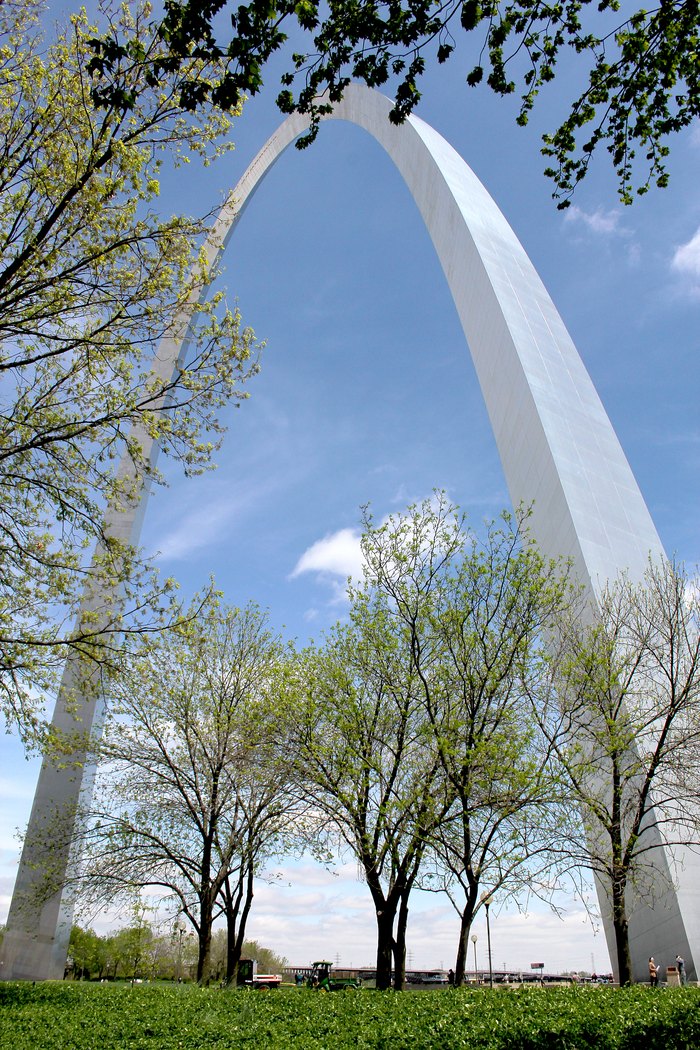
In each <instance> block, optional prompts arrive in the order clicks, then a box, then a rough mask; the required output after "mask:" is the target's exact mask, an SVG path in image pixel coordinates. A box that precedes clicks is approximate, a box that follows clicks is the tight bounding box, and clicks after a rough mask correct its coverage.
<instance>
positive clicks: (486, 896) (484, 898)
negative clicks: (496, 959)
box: [481, 893, 493, 988]
mask: <svg viewBox="0 0 700 1050" xmlns="http://www.w3.org/2000/svg"><path fill="white" fill-rule="evenodd" d="M492 898H493V893H482V894H481V903H482V904H483V906H484V908H485V909H486V941H487V944H488V948H489V986H490V987H491V988H493V965H492V963H491V926H490V924H489V906H490V904H491V900H492Z"/></svg>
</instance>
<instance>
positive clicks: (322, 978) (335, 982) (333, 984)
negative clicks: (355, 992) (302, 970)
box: [306, 959, 362, 992]
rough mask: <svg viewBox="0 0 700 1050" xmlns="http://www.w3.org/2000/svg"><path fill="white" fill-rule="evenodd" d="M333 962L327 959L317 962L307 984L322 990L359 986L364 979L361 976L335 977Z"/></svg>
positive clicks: (337, 989) (328, 990) (331, 990)
mask: <svg viewBox="0 0 700 1050" xmlns="http://www.w3.org/2000/svg"><path fill="white" fill-rule="evenodd" d="M332 968H333V963H332V962H328V960H327V959H323V960H320V961H319V962H315V963H313V965H312V968H311V976H310V977H309V978H308V980H307V982H306V984H307V986H308V987H309V988H317V989H318V990H319V991H321V992H340V991H342V990H343V989H344V988H359V987H360V986H361V984H362V981H361V980H360V979H359V977H333V976H332V975H331V970H332Z"/></svg>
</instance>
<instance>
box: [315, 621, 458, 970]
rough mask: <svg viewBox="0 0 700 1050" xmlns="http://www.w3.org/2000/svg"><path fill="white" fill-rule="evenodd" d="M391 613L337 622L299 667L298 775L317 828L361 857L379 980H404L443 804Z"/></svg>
mask: <svg viewBox="0 0 700 1050" xmlns="http://www.w3.org/2000/svg"><path fill="white" fill-rule="evenodd" d="M393 626H394V625H392V624H391V623H390V621H389V620H388V618H385V617H383V616H382V615H381V613H380V612H379V610H374V615H371V614H370V617H368V619H366V620H365V622H364V623H362V625H361V626H360V625H358V624H357V622H356V623H354V624H353V625H352V626H344V627H340V626H339V627H337V628H336V629H335V630H334V631H333V632H332V633H331V634H330V636H329V637H328V639H327V641H326V644H325V646H324V648H323V649H321V650H317V651H315V652H309V651H307V652H306V653H305V654H302V662H301V665H300V667H299V669H298V674H299V678H300V681H299V684H298V686H297V690H298V692H299V693H300V694H301V696H302V701H301V703H300V705H299V708H298V718H299V728H298V736H297V740H296V749H297V752H298V756H299V776H300V779H301V780H302V782H303V784H304V787H305V790H306V792H307V794H308V797H309V798H310V800H312V802H313V804H314V805H315V806H316V807H317V810H318V813H319V829H318V835H319V837H320V836H322V835H323V836H324V837H325V838H326V839H327V840H328V841H329V845H330V847H331V848H334V847H335V846H336V845H337V844H340V848H341V850H342V849H343V848H349V849H350V851H351V853H352V854H353V855H354V856H355V857H356V858H357V860H358V864H359V865H360V868H361V871H362V873H363V875H364V878H365V881H366V883H367V886H368V888H369V892H370V894H371V896H372V902H373V904H374V910H375V917H376V923H377V952H376V969H377V988H381V989H384V988H388V987H390V985H391V980H392V969H393V973H394V987H395V988H397V989H401V988H402V987H403V982H404V973H405V955H406V926H407V922H408V902H409V897H410V894H411V891H412V889H413V887H414V886H415V884H416V879H417V877H418V872H419V870H420V865H421V861H422V859H423V855H424V853H425V849H426V843H427V836H428V833H429V831H430V830H431V829H432V828H433V826H434V824H435V822H436V821H438V820H439V819H440V817H441V816H442V813H443V812H444V809H445V803H444V801H443V800H442V797H441V790H440V783H439V775H438V774H439V766H438V762H437V756H436V754H435V751H434V749H433V748H431V746H430V738H429V734H428V733H427V732H426V730H427V728H428V727H427V722H426V719H425V715H424V712H423V711H422V709H421V707H420V703H419V700H418V696H417V682H416V676H415V674H413V673H412V672H411V670H410V667H409V666H408V665H409V663H410V654H407V653H406V652H405V650H404V651H402V650H401V648H400V642H399V640H398V639H397V637H396V635H395V633H394V631H393Z"/></svg>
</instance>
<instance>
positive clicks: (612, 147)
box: [90, 0, 700, 207]
mask: <svg viewBox="0 0 700 1050" xmlns="http://www.w3.org/2000/svg"><path fill="white" fill-rule="evenodd" d="M619 7H620V5H619V3H618V0H602V2H600V3H596V4H595V5H594V4H593V0H566V3H563V4H559V5H554V6H553V5H552V4H548V3H544V2H542V0H503V2H498V0H488V2H486V3H483V4H478V3H475V2H474V0H447V2H445V3H430V2H428V0H405V2H403V3H385V2H377V0H360V2H358V3H355V4H334V5H331V6H330V8H327V7H325V6H324V5H322V4H321V3H319V0H304V2H303V3H297V2H284V0H281V2H277V3H273V4H270V3H262V2H260V0H250V2H249V3H247V4H242V5H238V6H234V5H233V4H230V3H227V2H226V0H167V2H166V4H165V12H164V15H163V17H162V19H161V21H160V22H157V21H155V22H153V23H152V24H151V26H150V44H149V46H148V48H147V50H146V53H147V54H148V55H149V57H150V58H151V61H152V63H153V68H154V71H156V72H160V71H162V70H167V71H173V70H174V69H177V68H178V65H179V63H180V62H182V61H183V60H184V61H189V60H190V59H191V56H192V55H199V56H200V57H202V56H204V57H206V58H208V59H209V58H216V59H219V60H221V61H222V62H224V63H225V66H226V70H225V73H224V75H223V76H222V77H221V79H220V80H219V81H218V82H217V83H215V84H211V85H210V84H206V83H204V84H202V83H200V82H199V81H198V80H197V78H196V77H194V76H190V77H189V78H188V79H187V80H186V81H185V82H184V83H183V85H182V88H181V100H182V103H183V105H184V106H186V107H189V108H192V109H194V108H196V107H197V106H199V105H201V104H202V103H203V102H204V101H205V100H207V101H213V102H214V103H215V104H217V105H220V106H222V107H223V108H224V109H226V108H227V107H229V106H235V105H237V104H239V103H240V101H241V99H242V98H243V97H244V95H245V94H255V93H256V92H257V91H259V90H260V89H261V87H262V84H263V72H264V68H265V65H266V63H267V62H268V60H269V59H270V57H271V56H272V55H273V54H275V52H277V51H279V50H280V49H281V48H283V47H284V45H285V43H286V42H287V37H288V35H289V36H291V37H292V38H293V39H294V41H295V45H296V41H297V40H298V39H299V40H300V43H299V44H298V46H296V47H295V51H294V52H293V53H292V55H291V57H290V59H289V61H288V64H287V68H286V71H285V72H284V73H283V75H282V78H281V82H282V88H283V90H282V91H281V93H280V94H279V96H278V100H277V101H278V105H279V107H280V109H281V110H282V111H283V112H285V113H290V112H293V111H294V110H298V111H300V112H302V113H310V114H311V118H312V126H311V132H310V135H309V136H307V137H306V138H305V139H304V140H302V143H301V145H304V144H306V143H308V142H309V141H310V140H311V139H313V137H314V136H315V134H316V132H317V130H318V124H319V120H320V118H321V116H322V115H323V114H324V113H325V112H327V111H328V106H329V104H330V103H333V102H335V101H337V100H338V99H339V98H340V97H341V96H342V93H343V91H344V89H345V87H346V86H347V84H348V83H349V82H350V79H351V78H355V79H356V80H360V81H364V83H366V84H367V85H369V86H370V87H378V86H381V85H384V84H387V83H393V88H392V90H393V91H394V95H395V108H394V111H393V116H392V119H394V120H395V121H396V122H397V123H398V122H400V121H402V120H404V119H405V118H406V116H407V115H408V114H409V113H410V112H411V111H412V110H413V108H414V107H415V105H416V104H417V102H418V100H419V99H420V90H419V87H418V84H419V81H420V77H421V76H422V74H423V72H424V70H425V66H426V59H427V58H428V57H430V58H432V57H433V56H434V57H435V58H437V61H438V62H445V61H446V60H447V59H448V58H449V57H450V56H451V55H452V53H453V51H454V50H455V48H456V45H457V43H458V41H457V40H456V36H458V35H459V31H460V30H464V31H465V32H466V34H467V35H468V36H469V38H470V39H469V43H470V44H471V45H472V47H471V50H470V52H469V58H468V60H467V61H468V62H469V64H470V68H469V69H468V72H467V77H466V80H467V84H469V85H470V86H475V85H477V84H479V83H481V82H482V81H484V80H485V81H486V83H487V84H488V86H489V87H490V88H491V89H492V90H493V91H494V92H496V93H497V94H499V95H509V94H512V93H513V92H515V91H516V89H519V90H520V91H521V106H520V112H519V115H518V122H519V123H520V124H525V123H527V119H528V116H529V114H530V112H531V110H532V108H533V105H534V103H535V100H536V98H537V95H538V93H539V91H540V90H541V89H542V87H543V86H544V85H546V84H548V83H549V82H550V81H553V80H554V79H555V78H556V76H557V74H558V72H559V70H558V68H557V63H558V62H559V61H560V60H561V59H562V57H563V56H564V53H565V52H568V53H570V54H571V56H572V59H573V60H578V62H579V63H583V65H584V69H583V70H582V71H581V73H582V74H583V76H582V77H579V80H583V84H584V86H583V88H582V90H581V91H580V94H578V95H577V96H576V97H574V99H573V101H572V102H571V103H570V109H569V113H568V116H566V117H565V119H564V120H563V122H562V124H561V125H560V127H559V128H558V129H556V131H554V132H553V133H552V134H549V135H545V137H544V147H543V150H542V152H543V153H544V154H545V155H546V156H548V157H551V158H552V160H553V164H552V166H551V167H549V168H547V170H546V174H547V175H549V176H550V177H551V178H552V179H553V180H554V185H555V187H556V189H555V193H554V195H555V197H559V198H560V205H559V206H560V207H566V206H567V204H568V203H569V198H570V196H571V194H572V192H573V190H574V188H575V186H576V185H577V183H578V182H579V181H580V180H581V179H582V178H583V177H584V176H585V174H586V172H587V170H588V166H589V164H590V161H591V157H592V154H593V153H594V151H595V150H596V148H597V147H598V146H599V145H601V144H603V145H605V147H606V149H607V151H608V152H609V154H610V156H611V159H612V164H613V167H614V169H615V172H616V174H617V177H618V180H619V192H620V196H621V199H622V200H623V201H625V203H630V202H631V201H632V199H633V192H634V190H635V182H637V187H636V188H637V192H638V193H645V192H646V191H647V189H648V188H649V186H650V184H651V183H652V182H655V183H656V184H657V185H658V186H665V185H666V183H667V181H668V175H667V172H666V170H665V158H666V156H667V154H668V152H669V147H668V145H667V140H668V138H669V136H670V135H671V134H673V133H674V132H677V131H679V130H681V129H682V128H684V127H687V126H688V125H689V124H691V123H692V121H693V120H694V119H695V118H696V117H697V116H698V113H699V112H700V109H699V107H700V93H699V92H698V76H699V73H700V59H699V58H698V51H697V38H698V27H699V23H700V13H699V12H698V7H697V4H696V3H695V0H669V2H666V3H659V4H658V5H656V6H654V7H652V8H651V9H646V8H640V9H639V10H637V11H634V10H628V9H625V11H624V13H623V14H620V15H618V11H619ZM223 11H226V12H227V13H228V14H229V18H228V20H227V21H226V22H224V21H223V19H220V18H219V16H220V15H221V14H222V12H223ZM225 25H230V26H231V30H230V33H228V32H227V31H226V29H225V28H224V26H225ZM163 43H164V44H165V45H166V47H165V49H161V46H162V44H163ZM92 46H93V48H94V51H95V56H94V58H93V60H92V63H91V66H90V70H91V72H92V73H93V74H95V75H96V76H97V80H96V83H95V87H94V89H93V95H94V98H95V99H96V101H98V103H106V104H108V105H113V104H115V103H118V104H121V105H129V104H132V103H133V101H134V93H133V91H131V90H130V89H128V88H125V86H124V83H123V80H122V79H121V78H122V77H123V73H124V71H125V70H128V69H129V68H130V66H131V63H132V62H133V61H134V59H135V55H134V50H133V47H132V46H131V45H130V44H129V43H128V42H127V43H124V42H122V41H121V40H120V39H119V34H118V33H117V32H116V31H115V30H114V28H113V27H110V29H109V30H108V31H107V32H106V33H104V34H103V35H102V36H100V37H97V38H95V39H94V40H93V41H92ZM472 56H476V57H475V58H474V57H472ZM518 84H519V88H518ZM293 89H294V90H293ZM324 91H327V96H323V92H324ZM584 129H586V131H587V133H586V134H584ZM640 151H641V155H640V156H638V154H640ZM638 161H641V170H640V172H639V173H637V170H636V169H637V166H638Z"/></svg>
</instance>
